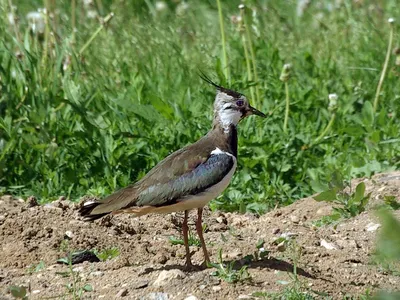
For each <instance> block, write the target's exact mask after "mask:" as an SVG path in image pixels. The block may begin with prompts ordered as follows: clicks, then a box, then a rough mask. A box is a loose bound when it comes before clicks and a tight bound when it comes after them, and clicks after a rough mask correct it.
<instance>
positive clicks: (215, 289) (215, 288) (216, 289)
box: [212, 285, 222, 292]
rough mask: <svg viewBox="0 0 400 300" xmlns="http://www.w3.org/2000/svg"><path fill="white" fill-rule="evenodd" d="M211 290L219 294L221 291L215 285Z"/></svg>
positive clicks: (220, 288)
mask: <svg viewBox="0 0 400 300" xmlns="http://www.w3.org/2000/svg"><path fill="white" fill-rule="evenodd" d="M212 290H213V291H214V292H219V291H220V290H222V287H220V286H218V285H216V286H213V287H212Z"/></svg>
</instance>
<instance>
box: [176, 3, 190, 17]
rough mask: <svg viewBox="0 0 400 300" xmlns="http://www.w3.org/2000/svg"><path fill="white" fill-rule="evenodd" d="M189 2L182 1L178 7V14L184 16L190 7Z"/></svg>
mask: <svg viewBox="0 0 400 300" xmlns="http://www.w3.org/2000/svg"><path fill="white" fill-rule="evenodd" d="M189 7H190V6H189V4H188V3H187V2H181V3H179V5H178V6H177V7H176V14H177V15H179V16H183V15H184V14H185V13H186V11H187V10H188V9H189Z"/></svg>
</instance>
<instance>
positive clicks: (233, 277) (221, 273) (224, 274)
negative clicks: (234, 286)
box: [210, 249, 251, 283]
mask: <svg viewBox="0 0 400 300" xmlns="http://www.w3.org/2000/svg"><path fill="white" fill-rule="evenodd" d="M234 265H235V262H234V261H231V262H229V263H228V264H225V263H224V262H223V260H222V249H219V250H218V262H217V263H210V267H214V268H215V269H216V270H215V271H214V272H212V273H211V275H213V276H216V277H219V278H221V279H222V280H224V281H226V282H228V283H236V282H243V281H248V280H251V276H250V274H249V272H248V271H247V266H243V267H241V268H240V269H239V270H236V269H235V268H234Z"/></svg>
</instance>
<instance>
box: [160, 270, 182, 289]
mask: <svg viewBox="0 0 400 300" xmlns="http://www.w3.org/2000/svg"><path fill="white" fill-rule="evenodd" d="M185 277H186V275H185V273H183V272H182V271H181V270H177V269H174V270H169V271H166V270H164V271H161V273H160V274H159V275H158V278H157V279H156V280H155V281H154V283H153V285H154V286H163V285H166V284H168V283H169V282H170V281H172V280H174V279H182V278H185Z"/></svg>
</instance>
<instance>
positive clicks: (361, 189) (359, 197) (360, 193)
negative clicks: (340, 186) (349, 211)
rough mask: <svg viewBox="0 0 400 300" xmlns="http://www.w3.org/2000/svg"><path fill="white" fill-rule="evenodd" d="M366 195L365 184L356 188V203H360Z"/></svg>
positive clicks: (361, 183) (360, 184) (362, 183)
mask: <svg viewBox="0 0 400 300" xmlns="http://www.w3.org/2000/svg"><path fill="white" fill-rule="evenodd" d="M364 193H365V183H364V182H360V183H359V184H358V185H357V187H356V192H355V194H354V202H355V203H359V202H361V200H362V199H363V198H364Z"/></svg>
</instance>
